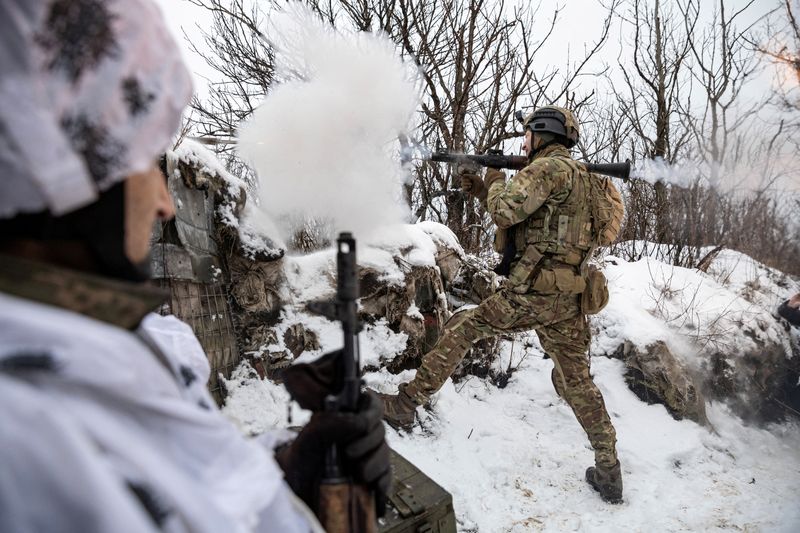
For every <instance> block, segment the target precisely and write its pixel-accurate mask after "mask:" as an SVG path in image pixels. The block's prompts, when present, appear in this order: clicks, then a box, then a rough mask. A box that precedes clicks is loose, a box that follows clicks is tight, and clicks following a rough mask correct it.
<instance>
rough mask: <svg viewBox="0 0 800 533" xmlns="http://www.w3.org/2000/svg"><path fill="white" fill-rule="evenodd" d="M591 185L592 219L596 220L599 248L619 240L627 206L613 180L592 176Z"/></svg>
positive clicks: (596, 236)
mask: <svg viewBox="0 0 800 533" xmlns="http://www.w3.org/2000/svg"><path fill="white" fill-rule="evenodd" d="M589 183H590V184H591V185H590V186H591V189H592V190H591V194H592V199H593V200H594V201H593V202H592V217H593V218H594V233H595V238H594V240H595V242H596V244H597V245H599V246H608V245H610V244H611V243H613V242H614V241H615V240H617V237H618V236H619V232H620V230H621V229H622V220H623V218H625V205H624V204H623V203H622V196H621V195H620V194H619V190H617V188H616V187H615V186H614V183H613V182H612V181H611V178H607V177H603V176H599V175H597V174H593V175H592V179H590V180H589Z"/></svg>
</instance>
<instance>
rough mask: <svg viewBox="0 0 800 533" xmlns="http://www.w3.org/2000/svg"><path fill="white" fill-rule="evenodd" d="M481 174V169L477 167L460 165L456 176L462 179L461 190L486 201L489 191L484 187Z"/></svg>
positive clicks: (465, 164) (457, 167)
mask: <svg viewBox="0 0 800 533" xmlns="http://www.w3.org/2000/svg"><path fill="white" fill-rule="evenodd" d="M479 172H480V167H478V166H477V165H472V164H467V163H459V164H458V165H457V166H456V174H458V177H460V178H461V190H462V191H464V192H465V193H467V194H469V195H472V196H474V197H475V198H477V199H478V200H481V201H483V200H485V199H486V195H487V194H488V191H487V189H486V187H484V185H483V180H482V179H481V177H480V175H479V174H478V173H479Z"/></svg>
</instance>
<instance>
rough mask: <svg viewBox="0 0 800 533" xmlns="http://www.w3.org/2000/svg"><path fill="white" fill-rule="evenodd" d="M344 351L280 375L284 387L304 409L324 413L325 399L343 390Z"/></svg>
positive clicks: (293, 367) (288, 369)
mask: <svg viewBox="0 0 800 533" xmlns="http://www.w3.org/2000/svg"><path fill="white" fill-rule="evenodd" d="M341 357H342V350H336V351H335V352H330V353H326V354H325V355H323V356H322V357H320V358H319V359H317V360H316V361H313V362H311V363H300V364H297V365H292V366H290V367H288V368H286V369H285V370H284V371H283V372H281V373H280V376H279V377H280V378H281V379H282V380H283V385H284V387H286V390H288V391H289V394H290V395H291V397H292V399H293V400H294V401H296V402H297V403H298V404H299V405H300V407H302V408H303V409H308V410H309V411H314V412H317V411H322V410H323V409H325V397H326V396H328V395H329V394H331V393H332V392H334V391H338V390H341V388H342V379H343V376H342V364H341V362H340V361H339V359H340V358H341Z"/></svg>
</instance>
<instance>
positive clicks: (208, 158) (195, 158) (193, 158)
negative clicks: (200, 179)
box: [168, 139, 247, 196]
mask: <svg viewBox="0 0 800 533" xmlns="http://www.w3.org/2000/svg"><path fill="white" fill-rule="evenodd" d="M168 155H172V156H173V157H175V158H176V159H177V160H178V161H183V162H184V163H186V164H188V165H190V166H192V167H194V168H196V169H198V170H200V171H201V172H203V173H205V174H208V175H209V176H217V177H219V178H222V179H223V180H225V182H227V183H228V184H229V186H230V187H239V188H241V189H246V188H247V186H246V184H245V182H244V181H243V180H241V179H239V178H237V177H236V176H234V175H233V174H231V173H230V172H228V170H227V169H226V168H225V165H223V164H222V162H221V161H220V160H219V159H217V156H216V155H215V154H214V152H212V151H211V150H209V149H208V148H206V147H205V146H203V145H202V144H200V143H199V142H197V141H193V140H191V139H182V140H181V142H180V144H178V146H176V147H175V149H174V150H172V153H171V154H168ZM234 196H235V194H234Z"/></svg>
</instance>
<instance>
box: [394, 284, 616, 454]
mask: <svg viewBox="0 0 800 533" xmlns="http://www.w3.org/2000/svg"><path fill="white" fill-rule="evenodd" d="M528 330H535V331H536V333H537V335H538V336H539V341H540V342H541V344H542V347H543V348H544V350H545V351H546V352H547V354H548V355H549V356H550V358H551V359H552V361H553V363H554V368H553V371H552V374H551V376H552V381H553V386H554V387H555V389H556V393H557V394H558V395H559V396H560V397H561V398H563V399H564V400H565V401H566V402H567V403H568V404H569V406H570V407H571V408H572V411H573V412H574V413H575V417H576V418H577V419H578V422H580V424H581V426H582V427H583V429H584V431H585V432H586V435H587V436H588V437H589V442H590V443H591V445H592V447H593V448H594V451H595V461H596V463H597V464H598V465H600V466H607V467H610V466H612V465H614V464H616V462H617V452H616V432H615V431H614V426H613V425H612V424H611V419H610V418H609V416H608V412H607V411H606V406H605V402H604V401H603V396H602V395H601V394H600V391H599V390H598V388H597V386H596V385H595V384H594V382H593V381H592V377H591V375H590V374H589V356H588V353H587V351H588V348H589V341H590V335H591V334H590V332H589V327H588V324H587V322H586V317H585V316H584V315H583V314H582V313H581V310H580V295H579V294H578V295H575V294H541V293H528V294H517V293H514V292H511V291H508V290H506V289H501V290H500V291H498V292H496V293H495V294H493V295H491V296H489V297H488V298H486V299H485V300H484V301H483V302H481V304H480V305H479V306H478V307H475V308H472V309H469V310H466V311H462V312H459V313H456V314H455V315H453V316H452V317H451V318H450V320H448V321H447V323H446V324H445V325H444V331H443V332H442V336H441V337H440V338H439V340H438V342H437V343H436V345H435V346H434V347H433V348H432V349H431V351H430V352H428V353H427V354H425V356H424V357H423V359H422V365H421V366H420V368H419V370H418V371H417V375H416V377H415V378H414V380H412V381H411V382H410V383H408V384H407V385H405V386H404V390H405V392H406V393H407V394H408V395H409V396H411V397H412V398H413V399H414V400H415V401H416V402H417V403H418V404H420V405H421V404H423V403H425V402H426V401H427V400H428V398H430V396H431V395H432V394H433V393H435V392H436V391H438V390H439V389H440V388H441V387H442V385H443V384H444V382H445V381H446V380H447V378H448V377H449V376H450V374H452V373H453V371H454V370H455V369H456V367H457V366H458V364H459V363H460V362H461V360H462V359H463V358H464V355H465V354H466V353H467V351H468V350H469V349H470V347H471V346H472V343H473V342H475V341H477V340H479V339H484V338H487V337H492V336H495V335H499V334H501V333H510V332H520V331H528Z"/></svg>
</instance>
